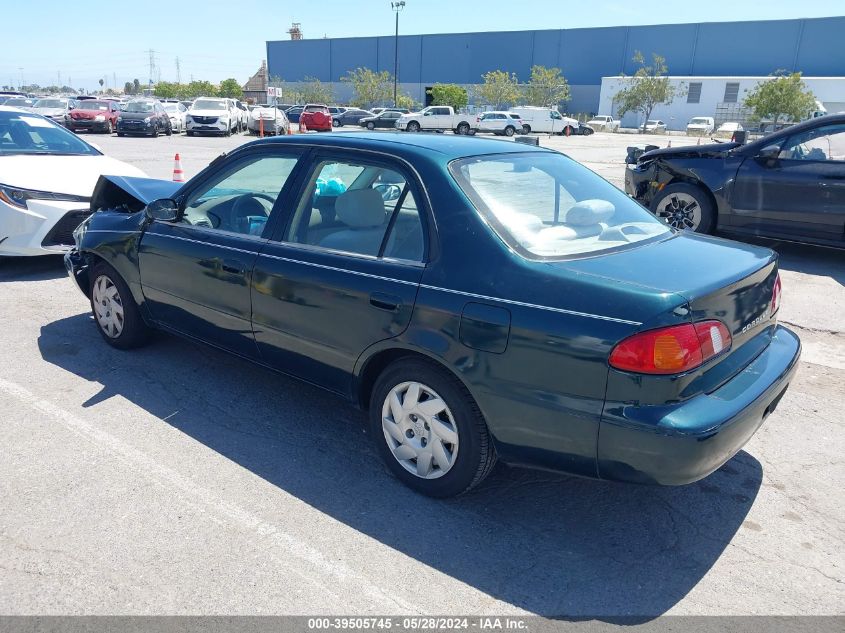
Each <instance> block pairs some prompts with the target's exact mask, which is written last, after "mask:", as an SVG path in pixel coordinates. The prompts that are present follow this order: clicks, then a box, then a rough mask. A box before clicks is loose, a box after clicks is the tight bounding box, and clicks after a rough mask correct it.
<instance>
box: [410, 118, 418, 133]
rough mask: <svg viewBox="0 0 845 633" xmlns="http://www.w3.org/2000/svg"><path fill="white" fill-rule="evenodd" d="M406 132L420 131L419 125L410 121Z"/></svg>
mask: <svg viewBox="0 0 845 633" xmlns="http://www.w3.org/2000/svg"><path fill="white" fill-rule="evenodd" d="M408 131H409V132H419V131H420V124H419V123H417V122H416V121H411V122H410V123H408Z"/></svg>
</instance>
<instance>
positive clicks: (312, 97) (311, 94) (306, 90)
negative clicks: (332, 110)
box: [299, 77, 334, 103]
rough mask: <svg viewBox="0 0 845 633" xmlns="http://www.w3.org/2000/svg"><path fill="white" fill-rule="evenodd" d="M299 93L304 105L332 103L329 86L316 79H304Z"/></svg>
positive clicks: (332, 93)
mask: <svg viewBox="0 0 845 633" xmlns="http://www.w3.org/2000/svg"><path fill="white" fill-rule="evenodd" d="M299 93H300V96H301V99H302V101H303V102H305V103H331V102H332V101H334V91H333V90H332V87H331V84H324V83H323V82H322V81H320V80H319V79H317V78H316V77H305V79H304V81H303V82H302V84H301V86H300V89H299Z"/></svg>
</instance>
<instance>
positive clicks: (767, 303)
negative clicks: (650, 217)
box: [565, 233, 777, 357]
mask: <svg viewBox="0 0 845 633" xmlns="http://www.w3.org/2000/svg"><path fill="white" fill-rule="evenodd" d="M565 266H567V268H569V269H570V270H575V271H577V272H580V273H584V274H589V275H596V276H600V277H603V278H605V279H609V280H613V281H617V282H620V283H626V284H634V285H638V286H643V287H646V288H650V289H653V290H655V291H657V292H661V293H673V294H675V295H679V296H680V297H683V298H684V299H686V301H687V304H686V306H683V307H681V309H680V310H676V311H675V314H677V315H678V316H683V317H685V318H689V319H690V320H692V321H703V320H707V319H716V320H719V321H721V322H722V323H724V324H725V325H726V326H727V328H728V330H729V331H730V333H731V337H732V339H733V344H732V348H731V350H730V352H729V353H728V354H725V355H723V357H726V356H729V355H730V354H733V353H734V352H735V351H737V350H738V349H739V348H740V347H742V346H743V345H744V344H745V343H746V342H747V341H749V340H751V339H752V338H755V337H756V336H757V335H758V334H761V333H762V332H763V331H764V330H766V329H767V328H768V330H769V336H771V327H769V326H771V325H772V324H773V323H774V321H773V320H772V317H773V316H774V315H772V314H771V302H772V292H773V290H774V285H775V280H776V278H777V254H776V253H774V252H773V251H771V250H769V249H766V248H760V247H757V246H751V245H748V244H740V243H737V242H732V241H728V240H724V239H721V238H714V237H708V236H701V235H695V234H686V233H681V234H677V235H675V236H673V237H671V238H669V239H667V240H664V241H662V242H658V243H652V244H647V245H643V246H641V247H637V248H632V249H630V250H626V251H621V252H618V253H612V254H608V255H605V256H603V257H594V258H589V259H583V260H578V261H570V262H566V264H565ZM655 316H656V317H659V316H660V315H655ZM642 327H643V329H648V328H649V324H648V323H645V324H643V326H642Z"/></svg>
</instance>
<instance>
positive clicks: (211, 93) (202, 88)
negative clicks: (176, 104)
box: [183, 80, 217, 99]
mask: <svg viewBox="0 0 845 633" xmlns="http://www.w3.org/2000/svg"><path fill="white" fill-rule="evenodd" d="M183 96H184V97H186V98H188V99H195V98H196V97H216V96H217V88H215V87H214V84H213V83H211V82H210V81H205V80H195V81H192V82H191V83H189V84H188V85H186V86H185V89H184V93H183Z"/></svg>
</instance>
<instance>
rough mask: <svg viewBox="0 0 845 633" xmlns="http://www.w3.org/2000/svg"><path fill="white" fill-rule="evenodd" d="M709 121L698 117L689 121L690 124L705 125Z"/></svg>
mask: <svg viewBox="0 0 845 633" xmlns="http://www.w3.org/2000/svg"><path fill="white" fill-rule="evenodd" d="M709 123H710V121H708V120H707V119H700V118H699V119H693V120H691V121H690V122H689V124H690V125H707V124H709Z"/></svg>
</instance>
